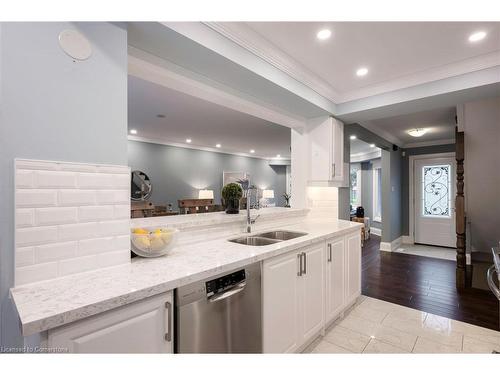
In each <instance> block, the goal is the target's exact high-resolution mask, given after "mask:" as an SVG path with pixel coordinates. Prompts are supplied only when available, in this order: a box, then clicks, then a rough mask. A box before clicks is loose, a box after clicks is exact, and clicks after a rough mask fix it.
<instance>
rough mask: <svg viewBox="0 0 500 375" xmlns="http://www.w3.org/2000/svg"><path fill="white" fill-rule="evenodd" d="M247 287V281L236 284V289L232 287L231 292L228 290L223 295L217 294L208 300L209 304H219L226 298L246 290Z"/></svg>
mask: <svg viewBox="0 0 500 375" xmlns="http://www.w3.org/2000/svg"><path fill="white" fill-rule="evenodd" d="M246 285H247V283H246V281H242V282H241V283H239V284H236V285H235V286H234V287H232V288H231V289H229V290H226V291H225V292H223V293H220V294H215V295H213V296H212V297H209V298H208V302H217V301H222V300H224V299H226V298H229V297H231V296H234V295H235V294H238V293H240V292H242V291H243V289H245V286H246Z"/></svg>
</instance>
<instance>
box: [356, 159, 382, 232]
mask: <svg viewBox="0 0 500 375" xmlns="http://www.w3.org/2000/svg"><path fill="white" fill-rule="evenodd" d="M374 160H378V159H373V160H367V161H364V162H361V203H362V206H363V208H364V209H365V215H366V216H368V217H369V218H370V220H371V222H370V225H371V226H372V227H373V228H379V229H382V223H379V222H377V221H374V220H373V218H374V216H373V164H372V162H373V161H374Z"/></svg>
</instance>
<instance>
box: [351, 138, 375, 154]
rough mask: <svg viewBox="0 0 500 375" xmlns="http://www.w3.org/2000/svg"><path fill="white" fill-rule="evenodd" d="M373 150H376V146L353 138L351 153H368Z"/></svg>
mask: <svg viewBox="0 0 500 375" xmlns="http://www.w3.org/2000/svg"><path fill="white" fill-rule="evenodd" d="M377 149H378V148H377ZM372 151H374V147H370V145H369V144H368V143H366V142H364V141H361V140H359V139H351V149H350V153H351V155H356V154H366V153H368V152H372Z"/></svg>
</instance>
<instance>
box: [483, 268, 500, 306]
mask: <svg viewBox="0 0 500 375" xmlns="http://www.w3.org/2000/svg"><path fill="white" fill-rule="evenodd" d="M496 272H497V270H496V268H495V265H492V266H491V267H490V268H488V272H487V273H486V279H487V280H488V286H489V287H490V290H491V291H492V292H493V294H494V295H495V297H497V299H499V300H500V290H498V288H497V286H496V285H495V282H494V281H493V275H494V274H495V273H496Z"/></svg>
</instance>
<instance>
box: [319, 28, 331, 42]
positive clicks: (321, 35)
mask: <svg viewBox="0 0 500 375" xmlns="http://www.w3.org/2000/svg"><path fill="white" fill-rule="evenodd" d="M331 36H332V32H331V31H330V30H328V29H323V30H320V31H318V33H317V34H316V38H318V39H319V40H325V39H328V38H329V37H331Z"/></svg>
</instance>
